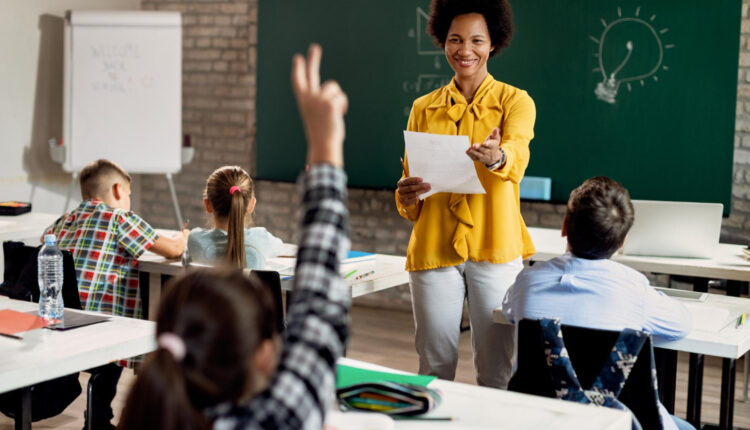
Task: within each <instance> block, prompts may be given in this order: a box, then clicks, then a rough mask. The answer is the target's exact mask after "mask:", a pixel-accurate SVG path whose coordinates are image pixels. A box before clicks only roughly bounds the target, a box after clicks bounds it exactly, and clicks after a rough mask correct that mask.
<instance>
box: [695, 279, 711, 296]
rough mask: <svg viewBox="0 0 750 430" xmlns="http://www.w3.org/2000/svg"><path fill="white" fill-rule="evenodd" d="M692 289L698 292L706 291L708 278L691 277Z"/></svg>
mask: <svg viewBox="0 0 750 430" xmlns="http://www.w3.org/2000/svg"><path fill="white" fill-rule="evenodd" d="M693 291H698V292H700V293H707V292H708V279H707V278H698V277H694V278H693Z"/></svg>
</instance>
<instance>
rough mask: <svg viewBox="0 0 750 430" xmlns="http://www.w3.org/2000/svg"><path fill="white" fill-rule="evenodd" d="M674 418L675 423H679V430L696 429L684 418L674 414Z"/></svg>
mask: <svg viewBox="0 0 750 430" xmlns="http://www.w3.org/2000/svg"><path fill="white" fill-rule="evenodd" d="M672 419H673V420H674V423H675V424H677V428H678V429H679V430H695V427H693V425H692V424H690V423H689V422H687V421H685V420H683V419H682V418H679V417H676V416H674V415H672Z"/></svg>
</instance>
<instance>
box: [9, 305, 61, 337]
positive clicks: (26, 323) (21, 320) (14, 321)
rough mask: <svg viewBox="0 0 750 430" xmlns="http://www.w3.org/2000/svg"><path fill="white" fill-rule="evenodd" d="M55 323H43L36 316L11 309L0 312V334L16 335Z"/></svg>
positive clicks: (43, 321) (41, 319) (42, 320)
mask: <svg viewBox="0 0 750 430" xmlns="http://www.w3.org/2000/svg"><path fill="white" fill-rule="evenodd" d="M55 322H56V321H45V320H44V319H43V318H40V317H38V316H36V315H31V314H25V313H23V312H18V311H14V310H12V309H3V310H0V333H3V334H16V333H21V332H24V331H29V330H35V329H38V328H42V327H46V326H48V325H50V324H53V323H55Z"/></svg>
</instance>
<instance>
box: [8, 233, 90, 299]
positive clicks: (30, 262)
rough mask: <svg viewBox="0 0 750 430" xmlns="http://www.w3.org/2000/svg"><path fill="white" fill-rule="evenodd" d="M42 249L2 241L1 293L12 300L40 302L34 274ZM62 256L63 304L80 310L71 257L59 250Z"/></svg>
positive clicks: (69, 254)
mask: <svg viewBox="0 0 750 430" xmlns="http://www.w3.org/2000/svg"><path fill="white" fill-rule="evenodd" d="M40 249H41V246H37V247H33V246H28V245H25V244H24V243H23V242H13V241H6V242H3V256H4V260H5V272H4V277H3V281H4V282H3V284H4V292H5V293H6V294H7V295H8V296H9V297H11V298H14V299H19V300H30V301H34V302H38V301H39V281H38V278H37V276H38V274H37V270H38V269H37V256H38V255H39V250H40ZM62 254H63V287H62V295H63V303H65V307H66V308H71V309H81V299H80V297H79V296H78V280H77V278H76V267H75V262H74V261H73V255H72V254H71V253H70V252H69V251H67V250H62Z"/></svg>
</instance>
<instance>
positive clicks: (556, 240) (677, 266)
mask: <svg viewBox="0 0 750 430" xmlns="http://www.w3.org/2000/svg"><path fill="white" fill-rule="evenodd" d="M529 233H530V234H531V239H532V241H533V242H534V246H535V247H536V254H534V255H533V256H532V257H531V259H532V260H535V261H546V260H550V259H552V258H555V257H558V256H560V255H562V254H564V253H565V248H566V245H567V240H566V239H565V238H564V237H562V236H561V235H560V230H559V229H551V228H540V227H530V228H529ZM743 247H744V246H743V245H732V244H727V243H721V244H719V246H718V247H717V248H716V254H715V257H714V258H710V259H708V258H674V257H649V256H635V255H623V254H615V255H614V256H613V257H612V260H614V261H617V262H619V263H622V264H625V265H626V266H630V267H632V268H633V269H635V270H638V271H641V272H655V273H666V274H670V275H684V276H698V277H702V278H714V279H728V280H735V281H750V261H748V260H746V259H744V258H743V257H742V248H743Z"/></svg>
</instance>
